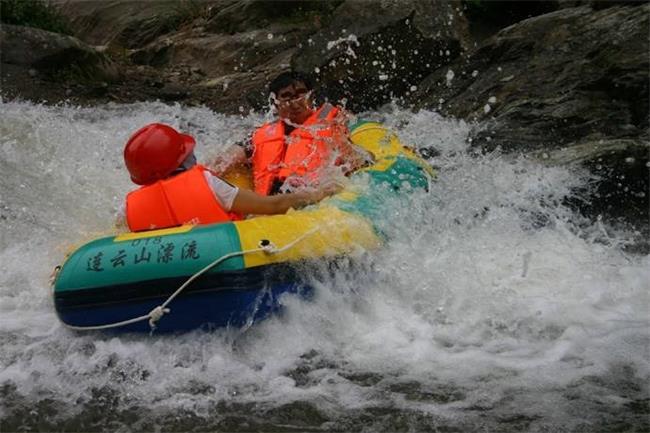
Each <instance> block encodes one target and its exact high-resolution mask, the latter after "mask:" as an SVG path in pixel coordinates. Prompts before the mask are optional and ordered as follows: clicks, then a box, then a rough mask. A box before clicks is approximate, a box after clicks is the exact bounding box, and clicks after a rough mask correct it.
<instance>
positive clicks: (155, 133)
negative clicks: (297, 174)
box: [124, 123, 340, 231]
mask: <svg viewBox="0 0 650 433" xmlns="http://www.w3.org/2000/svg"><path fill="white" fill-rule="evenodd" d="M195 144H196V142H195V140H194V138H192V137H191V136H189V135H186V134H182V133H180V132H178V131H176V130H175V129H174V128H172V127H171V126H169V125H165V124H162V123H152V124H150V125H147V126H145V127H143V128H141V129H139V130H138V131H136V132H135V133H134V134H133V135H132V136H131V138H130V139H129V141H128V142H127V143H126V146H125V148H124V161H125V163H126V167H127V170H128V171H129V174H130V175H131V180H132V181H133V182H134V183H136V184H138V185H140V188H138V189H136V190H134V191H131V192H129V193H128V194H127V196H126V206H125V217H126V224H127V226H128V227H129V229H130V230H131V231H141V230H153V229H162V228H168V227H175V226H179V225H182V224H211V223H218V222H224V221H231V220H235V219H240V218H241V215H246V214H258V215H263V214H282V213H285V212H286V211H287V210H288V209H289V208H292V207H299V206H304V205H307V204H311V203H315V202H317V201H320V200H321V199H323V198H325V197H326V196H328V195H331V194H334V193H335V192H337V191H338V190H339V189H340V187H339V186H338V185H334V184H330V185H327V186H325V187H323V188H321V189H318V190H316V191H302V192H297V193H293V194H284V195H278V196H262V195H259V194H256V193H255V192H253V191H247V190H244V189H239V188H237V187H236V186H233V185H231V184H229V183H228V182H226V181H224V180H222V179H220V178H219V177H218V176H216V175H215V174H214V173H213V172H211V171H210V170H209V169H207V168H206V167H204V166H202V165H200V164H197V162H196V157H195V156H194V146H195Z"/></svg>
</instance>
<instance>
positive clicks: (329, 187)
mask: <svg viewBox="0 0 650 433" xmlns="http://www.w3.org/2000/svg"><path fill="white" fill-rule="evenodd" d="M342 189H343V184H342V183H340V182H337V181H334V180H332V181H329V182H327V183H325V184H323V185H321V186H320V187H319V188H318V189H317V190H316V191H314V202H317V201H321V200H322V199H324V198H325V197H329V196H331V195H334V194H336V193H339V192H341V190H342Z"/></svg>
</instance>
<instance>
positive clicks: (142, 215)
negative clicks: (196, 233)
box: [126, 165, 237, 232]
mask: <svg viewBox="0 0 650 433" xmlns="http://www.w3.org/2000/svg"><path fill="white" fill-rule="evenodd" d="M205 171H207V168H205V167H203V166H202V165H195V166H194V167H192V168H190V169H189V170H187V171H184V172H183V173H180V174H177V175H176V176H173V177H170V178H167V179H163V180H159V181H157V182H156V183H153V184H151V185H145V186H143V187H141V188H138V189H136V190H134V191H131V192H130V193H129V194H128V195H127V196H126V222H127V225H128V226H129V229H130V230H131V231H134V232H136V231H141V230H153V229H162V228H168V227H176V226H179V225H183V224H211V223H217V222H224V221H231V220H232V219H237V217H236V216H235V215H233V214H229V213H228V212H226V211H225V210H224V209H223V207H222V206H221V203H219V200H218V199H217V197H216V196H215V195H214V192H213V191H212V188H210V185H209V184H208V181H207V179H206V178H205Z"/></svg>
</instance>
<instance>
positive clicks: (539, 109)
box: [411, 3, 650, 226]
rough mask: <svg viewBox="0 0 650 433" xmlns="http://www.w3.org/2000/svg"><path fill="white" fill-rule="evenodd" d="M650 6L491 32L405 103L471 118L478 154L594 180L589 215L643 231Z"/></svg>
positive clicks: (582, 11)
mask: <svg viewBox="0 0 650 433" xmlns="http://www.w3.org/2000/svg"><path fill="white" fill-rule="evenodd" d="M649 17H650V5H648V4H639V3H635V4H634V5H630V6H615V7H607V8H605V7H604V5H602V4H600V7H599V8H598V9H597V10H593V9H592V8H591V7H589V6H581V7H577V8H565V9H561V10H558V11H555V12H552V13H549V14H545V15H541V16H538V17H535V18H530V19H527V20H524V21H522V22H520V23H517V24H514V25H512V26H510V27H507V28H506V29H504V30H502V31H500V32H499V33H498V34H496V35H495V36H493V37H491V38H489V39H488V40H486V41H485V42H484V43H483V44H481V45H480V46H479V47H478V49H477V50H476V51H475V52H472V53H470V54H469V55H467V57H465V58H461V59H458V60H456V61H455V62H453V63H452V64H450V65H449V66H448V67H445V68H441V69H440V70H438V71H436V72H435V73H433V74H431V75H430V76H429V77H427V78H426V79H425V80H424V81H423V83H422V84H421V85H420V88H419V90H418V92H416V93H415V94H414V95H413V96H412V98H411V102H412V103H413V104H414V105H415V106H417V107H426V108H433V109H438V110H440V111H442V112H443V113H446V114H448V115H452V116H456V117H462V118H465V119H470V120H475V121H478V122H481V123H480V126H479V127H477V128H476V130H475V131H474V132H473V137H472V140H473V145H474V146H476V147H480V148H482V149H484V150H493V149H494V148H495V147H497V146H499V147H500V148H501V149H502V150H503V151H505V152H516V153H527V154H531V155H534V156H541V157H543V158H548V159H547V161H548V162H551V163H559V164H566V163H576V164H582V165H584V166H587V167H589V168H590V169H592V171H593V172H595V173H596V174H598V175H599V176H602V179H603V180H602V181H601V182H600V183H599V186H598V187H597V193H596V195H595V196H594V200H593V202H592V203H591V204H589V205H588V206H586V207H585V209H586V210H587V211H589V212H590V213H591V212H600V211H602V212H606V213H608V214H610V215H614V216H620V215H623V214H626V215H628V216H629V217H631V219H633V220H635V221H637V222H638V223H640V224H642V225H644V226H647V225H648V212H649V210H650V203H649V201H648V195H649V194H648V192H649V189H650V185H649V183H648V178H649V176H648V167H649V165H648V156H649V155H648V154H649V152H650V148H649V144H648V143H649V142H650V141H649V139H650V134H649V133H648V128H649V124H648V121H649V118H648V115H649V106H650V102H649V88H648V84H649V83H648V70H649V68H650V65H649V56H648V53H649V52H650V51H649V46H650V43H649V40H648V27H649V25H650V20H649Z"/></svg>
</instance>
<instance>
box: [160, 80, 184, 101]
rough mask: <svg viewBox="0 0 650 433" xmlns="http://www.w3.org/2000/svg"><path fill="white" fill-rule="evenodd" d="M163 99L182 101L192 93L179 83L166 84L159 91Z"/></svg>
mask: <svg viewBox="0 0 650 433" xmlns="http://www.w3.org/2000/svg"><path fill="white" fill-rule="evenodd" d="M158 94H159V95H160V98H161V99H162V100H163V101H180V100H182V99H185V98H186V97H188V96H189V95H190V92H189V91H188V90H187V89H186V88H185V87H183V86H182V85H179V84H173V83H170V84H165V85H164V86H163V87H162V88H161V89H160V91H159V92H158Z"/></svg>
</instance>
